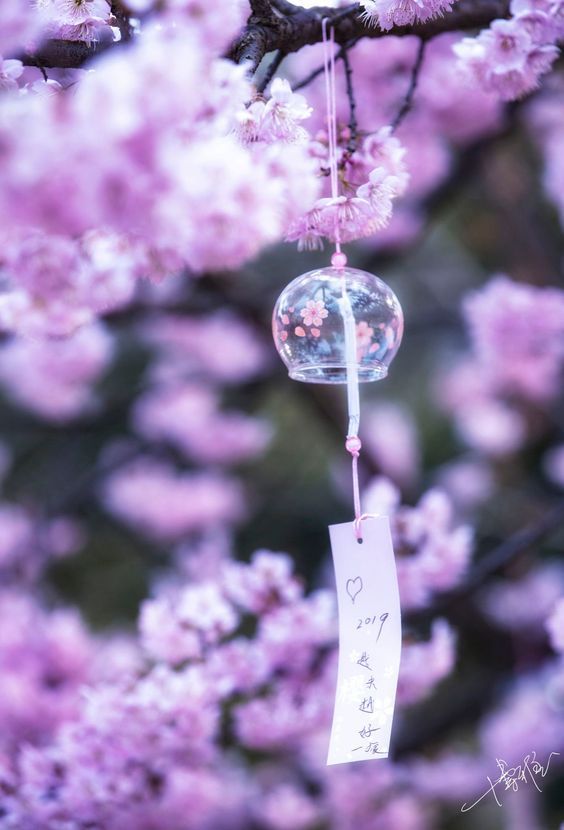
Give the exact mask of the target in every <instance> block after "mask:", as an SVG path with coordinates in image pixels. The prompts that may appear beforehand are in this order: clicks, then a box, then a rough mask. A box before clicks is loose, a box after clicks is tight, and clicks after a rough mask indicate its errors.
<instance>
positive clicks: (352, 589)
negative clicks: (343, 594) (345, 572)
mask: <svg viewBox="0 0 564 830" xmlns="http://www.w3.org/2000/svg"><path fill="white" fill-rule="evenodd" d="M346 591H347V594H348V595H349V597H350V598H351V599H352V601H353V604H354V601H355V599H356V598H357V596H358V595H359V594H360V592H361V591H362V579H361V578H360V576H357V577H355V578H354V579H347V585H346Z"/></svg>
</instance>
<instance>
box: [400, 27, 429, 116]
mask: <svg viewBox="0 0 564 830" xmlns="http://www.w3.org/2000/svg"><path fill="white" fill-rule="evenodd" d="M426 43H427V42H426V41H425V40H420V41H419V46H418V48H417V56H416V58H415V63H414V64H413V69H412V70H411V79H410V81H409V87H408V89H407V92H406V94H405V98H404V100H403V103H402V105H401V107H400V108H399V111H398V114H397V115H396V117H395V118H394V120H393V121H392V132H395V131H396V130H397V128H398V127H399V125H400V124H401V122H402V121H403V119H404V118H405V116H406V115H407V114H408V112H409V111H410V109H411V107H412V105H413V97H414V95H415V90H416V89H417V81H418V80H419V73H420V72H421V67H422V66H423V58H424V57H425V45H426Z"/></svg>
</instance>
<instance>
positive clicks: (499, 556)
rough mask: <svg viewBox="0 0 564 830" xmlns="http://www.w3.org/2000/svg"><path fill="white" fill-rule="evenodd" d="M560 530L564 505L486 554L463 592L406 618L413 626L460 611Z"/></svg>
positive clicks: (448, 595)
mask: <svg viewBox="0 0 564 830" xmlns="http://www.w3.org/2000/svg"><path fill="white" fill-rule="evenodd" d="M559 528H560V529H561V528H564V501H562V502H560V503H559V504H557V505H556V506H555V507H553V508H552V510H549V512H548V513H546V514H545V515H544V516H542V518H541V519H539V521H538V522H536V524H532V525H529V526H528V527H525V528H522V529H521V530H518V531H517V533H514V534H513V536H510V537H509V539H506V540H505V542H502V543H501V545H498V547H496V548H494V549H493V550H491V551H490V552H489V553H486V554H485V555H484V556H483V557H482V558H481V559H479V560H478V562H477V563H476V565H474V567H473V568H472V569H471V570H470V572H469V573H468V575H467V577H466V579H465V580H464V582H463V584H462V585H461V586H460V587H459V588H455V589H454V590H452V591H449V592H448V593H444V594H442V595H441V596H439V597H437V599H436V600H435V601H434V602H433V604H432V605H431V606H429V608H426V609H425V610H423V611H420V612H413V613H408V614H406V621H408V622H409V623H410V624H411V623H418V622H422V621H424V620H426V619H429V618H432V617H434V616H436V615H437V614H443V613H448V612H449V611H450V610H452V609H456V608H458V607H459V606H460V603H461V601H463V600H467V599H469V598H470V597H472V596H473V595H474V594H475V593H476V591H478V590H479V589H480V588H481V587H482V585H484V583H485V582H486V581H487V580H488V579H489V578H490V577H491V576H494V575H495V574H497V573H499V572H500V571H501V570H503V568H505V567H506V566H507V565H509V564H510V563H511V562H513V560H514V559H516V558H517V557H518V556H519V555H520V554H521V553H524V552H525V551H526V550H528V549H529V548H531V547H532V546H533V545H537V544H538V543H539V542H540V541H542V539H543V538H544V537H545V536H548V535H549V534H551V533H554V532H555V531H556V530H558V529H559Z"/></svg>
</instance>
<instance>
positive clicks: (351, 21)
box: [230, 0, 509, 71]
mask: <svg viewBox="0 0 564 830" xmlns="http://www.w3.org/2000/svg"><path fill="white" fill-rule="evenodd" d="M274 4H275V6H276V8H277V10H278V11H279V12H281V16H280V17H275V18H273V19H272V20H271V21H270V22H268V23H262V24H258V25H257V24H255V23H254V22H253V19H252V18H251V20H250V21H249V24H248V25H247V26H246V27H245V29H244V30H243V32H242V34H241V37H240V38H239V39H238V40H237V41H236V42H235V43H234V44H233V47H232V49H231V52H230V57H232V58H233V60H235V61H236V62H237V63H249V65H250V69H251V70H253V71H254V70H255V69H256V67H257V66H258V65H259V63H260V61H261V60H262V58H263V57H264V55H265V54H267V53H268V52H272V51H274V50H275V49H283V50H284V51H285V52H286V53H291V52H297V51H299V50H300V49H301V48H302V47H303V46H310V45H312V44H314V43H319V42H320V41H321V40H322V31H321V25H322V21H323V19H324V18H327V19H328V20H329V21H330V25H331V26H332V28H333V30H334V32H335V41H336V42H337V43H340V44H344V43H347V42H348V41H350V40H353V39H354V38H358V37H369V38H379V37H385V36H388V35H394V36H396V37H403V36H405V35H417V36H418V37H419V38H421V39H422V40H429V39H430V38H432V37H435V36H436V35H439V34H442V33H443V32H452V31H461V30H465V29H480V28H483V27H484V26H488V25H489V24H490V23H491V22H492V20H495V19H496V18H499V17H507V15H508V13H509V2H508V0H460V2H459V3H458V4H457V6H456V8H455V9H454V10H453V11H452V12H450V14H446V15H444V16H443V17H439V18H436V19H434V20H430V21H427V22H426V23H417V24H415V25H413V26H394V27H393V28H392V29H390V30H389V31H386V32H385V31H382V29H379V28H377V27H375V26H369V25H368V24H367V23H366V21H365V20H364V19H363V18H362V16H361V13H360V7H359V6H358V4H355V5H352V6H349V7H347V8H346V9H344V10H343V9H339V10H335V9H331V8H327V7H324V6H316V7H314V8H311V9H304V8H301V7H296V6H292V5H291V4H289V3H288V2H287V0H274Z"/></svg>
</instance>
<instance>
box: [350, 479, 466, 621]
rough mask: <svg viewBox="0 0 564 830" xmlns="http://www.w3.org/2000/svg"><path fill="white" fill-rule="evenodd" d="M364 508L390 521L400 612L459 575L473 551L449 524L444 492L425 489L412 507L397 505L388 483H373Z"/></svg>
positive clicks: (428, 597) (393, 489) (397, 498)
mask: <svg viewBox="0 0 564 830" xmlns="http://www.w3.org/2000/svg"><path fill="white" fill-rule="evenodd" d="M365 509H366V510H367V511H368V512H370V513H376V514H380V515H384V516H389V517H390V523H391V529H392V538H393V543H394V550H395V553H396V565H397V571H398V581H399V589H400V598H401V602H402V606H403V607H404V608H420V607H422V606H425V605H426V604H427V603H428V602H429V601H430V600H431V599H432V597H433V595H434V594H435V593H437V592H440V591H445V590H448V589H450V588H453V587H454V586H455V585H456V584H457V583H458V582H459V581H460V580H461V579H462V577H463V576H464V574H465V572H466V569H467V567H468V564H469V562H470V558H471V556H472V552H473V535H472V531H471V528H470V527H468V526H466V525H455V524H454V517H453V511H452V506H451V504H450V502H449V499H448V497H447V496H446V494H445V493H443V492H441V491H440V490H429V491H428V492H427V493H425V494H424V495H423V496H422V497H421V499H420V500H419V502H418V504H417V505H416V506H415V507H408V506H406V505H400V495H399V491H398V490H397V489H396V487H395V486H394V485H393V484H391V482H390V481H388V480H386V479H383V478H379V479H375V480H374V481H373V482H372V484H371V485H370V486H369V487H368V489H367V491H366V494H365Z"/></svg>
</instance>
